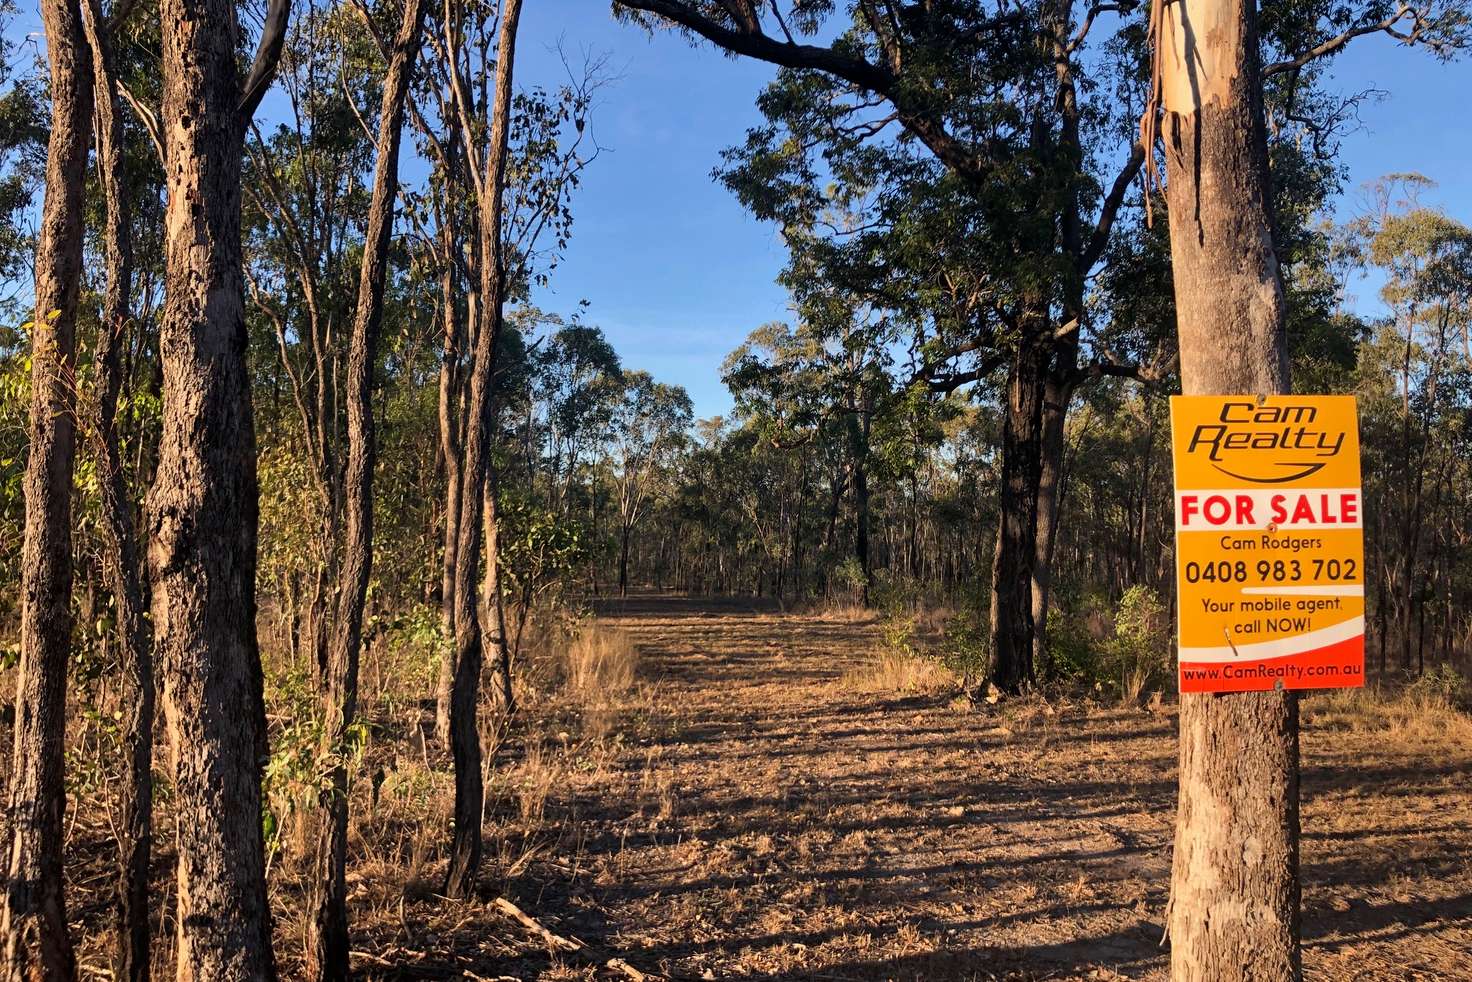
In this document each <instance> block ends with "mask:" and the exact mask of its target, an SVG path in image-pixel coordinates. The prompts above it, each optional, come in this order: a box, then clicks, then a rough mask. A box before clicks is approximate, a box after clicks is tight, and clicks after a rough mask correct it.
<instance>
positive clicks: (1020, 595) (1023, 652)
mask: <svg viewBox="0 0 1472 982" xmlns="http://www.w3.org/2000/svg"><path fill="white" fill-rule="evenodd" d="M1046 371H1047V355H1046V353H1045V352H1044V351H1043V350H1042V349H1040V348H1039V347H1038V346H1036V345H1035V344H1033V343H1031V342H1029V341H1028V340H1027V339H1026V338H1024V339H1023V340H1022V341H1021V342H1019V344H1018V348H1017V351H1016V352H1015V353H1014V354H1013V356H1012V364H1011V369H1010V371H1009V372H1008V374H1007V412H1006V416H1005V418H1004V421H1003V424H1002V493H1001V500H1000V502H999V505H998V510H999V517H998V525H999V529H998V533H997V554H996V561H995V563H994V564H993V567H992V666H991V682H992V684H993V685H995V686H996V687H997V688H999V689H1001V690H1002V691H1003V692H1012V693H1016V692H1020V691H1022V689H1023V688H1024V687H1026V686H1027V685H1028V684H1029V683H1031V682H1032V680H1033V664H1032V643H1033V617H1032V610H1033V607H1032V603H1033V600H1032V597H1033V589H1032V586H1033V565H1034V563H1035V561H1036V554H1037V512H1038V485H1039V482H1040V481H1041V465H1042V456H1041V455H1042V439H1043V435H1042V424H1043V389H1044V380H1045V375H1046Z"/></svg>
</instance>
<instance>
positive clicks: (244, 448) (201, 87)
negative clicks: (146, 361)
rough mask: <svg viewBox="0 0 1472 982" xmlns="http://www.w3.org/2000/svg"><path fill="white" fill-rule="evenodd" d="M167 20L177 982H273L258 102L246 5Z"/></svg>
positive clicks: (168, 15) (166, 412) (155, 491)
mask: <svg viewBox="0 0 1472 982" xmlns="http://www.w3.org/2000/svg"><path fill="white" fill-rule="evenodd" d="M276 6H277V5H275V4H273V8H275V7H276ZM282 19H283V20H284V13H283V14H282ZM267 20H268V24H269V23H273V22H272V17H271V15H268V18H267ZM160 23H161V24H162V25H163V36H162V40H163V114H162V119H163V120H164V121H165V126H164V128H163V135H164V151H165V157H166V159H167V162H168V164H167V167H166V168H165V170H166V174H167V182H168V210H167V212H166V215H165V236H166V239H165V292H166V296H167V300H166V302H165V304H164V308H163V319H162V323H161V328H160V334H159V354H160V359H161V361H162V364H163V425H162V432H161V435H160V438H159V457H158V467H157V473H156V475H155V478H154V484H153V487H152V489H151V491H150V492H149V501H148V509H147V514H148V524H149V532H150V535H149V557H148V558H149V567H150V572H151V580H152V582H153V591H154V592H153V625H154V632H155V634H154V640H155V645H156V650H157V655H158V660H159V663H160V665H161V666H162V669H163V705H164V718H165V720H166V721H167V724H168V728H169V736H170V749H171V757H172V762H173V770H174V795H175V800H176V802H177V811H178V822H177V843H178V854H179V866H178V878H177V883H178V909H177V912H176V914H175V923H176V924H177V925H178V928H177V946H176V951H177V977H178V978H179V979H180V980H182V982H194V980H215V979H274V978H275V976H276V966H275V957H274V955H273V953H272V950H271V917H270V910H269V907H268V905H267V899H266V879H265V857H264V850H263V846H264V843H263V837H262V829H261V770H260V769H261V764H262V762H263V761H264V759H265V757H266V754H267V746H266V720H265V706H264V702H263V700H262V679H261V660H260V650H259V648H258V646H257V642H256V597H255V578H256V532H257V523H258V515H259V512H258V501H257V498H258V488H257V484H256V456H255V434H254V431H253V428H252V419H251V392H250V384H251V378H250V374H249V371H248V367H247V365H246V351H247V348H248V342H247V337H246V330H245V316H244V298H243V293H242V279H241V245H240V171H241V167H240V163H241V153H242V149H243V139H244V132H245V121H246V119H247V118H248V116H249V108H253V105H254V103H253V102H252V100H251V97H250V95H249V94H247V93H248V92H251V91H255V90H254V88H253V87H252V88H250V89H247V90H246V92H243V91H242V87H241V84H240V78H239V76H238V74H237V70H236V60H235V59H236V50H235V41H236V38H237V37H238V35H239V30H238V25H237V23H236V19H235V5H234V4H232V3H228V2H226V0H163V3H162V5H161V7H160ZM278 26H279V25H278ZM277 50H278V51H279V49H277ZM269 74H270V70H269V69H268V70H267V73H266V76H265V78H264V79H262V80H261V82H260V84H261V85H262V86H264V84H265V83H266V80H268V79H269ZM255 79H256V75H255V71H254V70H253V71H252V81H253V82H254V81H255ZM248 107H249V108H248Z"/></svg>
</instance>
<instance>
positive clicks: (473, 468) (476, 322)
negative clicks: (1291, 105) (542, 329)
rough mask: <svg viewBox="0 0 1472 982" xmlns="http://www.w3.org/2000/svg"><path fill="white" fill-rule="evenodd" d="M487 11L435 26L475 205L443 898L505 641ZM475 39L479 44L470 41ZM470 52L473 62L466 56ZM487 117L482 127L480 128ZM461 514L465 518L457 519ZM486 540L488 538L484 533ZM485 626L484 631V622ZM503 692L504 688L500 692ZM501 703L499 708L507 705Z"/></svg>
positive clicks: (497, 236)
mask: <svg viewBox="0 0 1472 982" xmlns="http://www.w3.org/2000/svg"><path fill="white" fill-rule="evenodd" d="M489 14H490V12H489V11H488V10H486V9H485V8H483V7H480V6H472V7H471V9H469V10H468V11H457V10H456V9H455V8H453V7H449V6H447V7H446V17H445V19H444V22H443V23H442V24H441V28H442V29H443V32H444V36H443V39H442V40H443V44H444V56H445V58H446V59H447V64H446V72H447V73H448V75H449V80H450V87H451V91H452V93H453V96H454V111H455V125H456V126H457V127H458V130H459V138H460V141H461V144H462V145H463V146H464V147H465V150H466V164H467V166H466V175H467V180H468V183H469V185H470V187H471V189H472V190H473V192H474V194H473V199H474V202H475V209H474V212H473V215H474V227H475V232H476V236H475V239H474V242H475V244H476V250H475V255H476V261H477V263H478V266H479V268H478V269H477V270H476V273H477V288H478V304H477V306H476V308H475V311H474V317H473V323H472V324H471V326H470V329H469V333H470V336H471V337H472V338H473V339H474V340H473V343H472V344H471V346H470V349H471V351H470V358H471V360H470V367H469V372H468V375H469V378H468V391H467V398H466V409H465V431H464V443H463V447H462V449H463V455H464V462H463V465H462V472H461V478H460V513H461V521H460V538H459V542H458V544H457V547H456V555H455V578H454V584H455V673H454V681H453V683H452V686H451V694H450V749H451V754H452V756H453V757H454V763H455V807H454V819H453V826H452V841H451V849H450V864H449V869H448V871H447V873H446V878H445V892H446V894H447V895H448V896H450V897H452V898H459V897H464V896H467V895H469V894H470V893H471V891H472V890H473V889H474V887H475V882H476V877H477V875H478V874H479V871H480V860H481V821H482V813H483V809H484V808H485V792H484V777H483V775H482V773H481V746H480V729H479V725H478V723H477V721H476V719H477V712H478V704H479V701H480V671H481V663H482V660H483V653H484V645H485V642H486V638H487V636H488V635H489V637H490V640H491V643H492V644H493V645H494V646H495V650H496V652H497V655H498V657H499V658H500V659H501V660H502V662H503V663H504V661H505V658H506V638H505V630H504V624H502V623H500V618H499V617H496V614H497V613H499V604H494V605H492V606H491V608H490V611H489V614H490V616H491V617H493V618H494V619H495V620H496V622H497V623H494V624H492V625H487V624H483V623H482V620H481V613H480V605H479V604H478V603H477V596H476V586H477V578H478V576H479V573H480V568H481V566H480V564H481V551H482V546H483V545H485V542H486V539H485V537H484V536H483V532H484V531H485V529H484V525H483V523H482V522H481V521H478V520H477V518H478V517H479V516H480V515H481V514H482V504H483V502H484V501H486V500H487V499H488V496H489V490H488V489H489V487H490V486H491V481H492V480H493V478H492V475H491V473H490V467H491V453H492V440H491V436H492V425H493V422H494V418H495V416H494V413H495V403H494V400H493V398H492V383H493V373H494V368H495V364H496V352H497V350H498V346H499V342H500V340H501V337H500V336H501V328H502V325H503V323H504V321H503V315H504V305H505V302H506V285H507V278H506V273H507V262H506V258H505V250H504V243H503V241H502V238H501V224H502V219H503V216H504V215H505V193H506V175H507V157H508V147H509V145H510V131H511V113H512V98H513V95H514V90H513V80H512V79H513V70H514V66H515V59H516V32H517V26H518V24H519V22H520V19H521V0H505V2H504V3H503V4H502V5H501V8H500V10H499V11H498V12H497V14H498V18H499V23H498V24H497V25H496V27H495V31H494V33H495V42H494V57H495V71H494V77H493V79H492V80H491V92H492V95H491V98H490V102H489V105H488V106H484V107H483V108H484V109H485V113H484V115H478V113H477V107H476V103H474V102H472V101H471V100H472V90H471V88H470V81H469V78H470V76H471V73H472V72H473V71H474V70H475V68H474V66H476V65H477V64H479V65H480V66H481V67H482V77H484V72H483V69H484V66H485V64H486V62H487V61H488V58H489V53H490V50H491V49H490V47H489V44H490V40H489V39H490V35H491V32H490V31H488V30H487V29H486V27H485V26H484V25H485V24H486V23H487V18H488V16H489ZM467 15H468V19H469V20H470V22H471V24H472V29H471V30H472V33H471V35H470V37H471V39H472V44H467V43H466V39H467V34H466V32H465V20H466V19H467ZM476 39H479V44H480V47H479V51H478V52H477V50H476V48H475V47H474V46H473V45H474V43H475V41H476ZM477 53H478V54H479V56H480V57H479V59H478V60H477V59H476V55H477ZM482 124H489V125H482ZM467 519H468V520H467ZM492 541H494V540H492ZM485 563H486V565H485V577H486V590H487V593H488V594H490V595H496V596H498V595H499V589H498V588H497V586H496V557H495V556H494V555H493V554H487V555H486V558H485ZM487 627H490V628H491V631H489V632H488V631H487V630H486V628H487ZM508 695H509V693H508ZM508 708H509V707H508Z"/></svg>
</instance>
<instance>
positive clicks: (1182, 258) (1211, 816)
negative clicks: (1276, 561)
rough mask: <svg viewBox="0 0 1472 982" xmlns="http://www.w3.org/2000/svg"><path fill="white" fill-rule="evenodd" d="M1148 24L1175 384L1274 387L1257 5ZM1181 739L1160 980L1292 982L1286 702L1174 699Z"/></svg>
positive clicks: (1278, 323)
mask: <svg viewBox="0 0 1472 982" xmlns="http://www.w3.org/2000/svg"><path fill="white" fill-rule="evenodd" d="M1163 19H1164V26H1163V29H1162V31H1161V35H1160V39H1159V45H1158V51H1159V53H1158V55H1157V57H1159V58H1160V61H1161V64H1162V84H1163V94H1164V105H1165V115H1164V118H1163V126H1162V132H1163V136H1164V140H1165V150H1166V153H1165V158H1166V168H1167V202H1168V206H1169V213H1170V234H1171V263H1172V269H1173V272H1174V279H1175V298H1176V316H1177V322H1178V330H1179V334H1180V352H1181V381H1182V388H1183V390H1184V391H1185V392H1186V393H1232V394H1236V393H1242V394H1248V393H1256V394H1275V393H1284V392H1287V391H1288V388H1289V384H1288V383H1289V379H1288V358H1287V350H1286V346H1285V344H1284V339H1283V288H1282V281H1281V276H1280V272H1279V268H1278V261H1277V257H1276V255H1275V254H1274V250H1273V228H1272V219H1271V215H1270V213H1269V210H1268V209H1269V202H1270V201H1271V196H1270V195H1269V193H1268V170H1267V141H1266V135H1265V132H1264V126H1263V110H1262V101H1261V100H1262V95H1261V81H1260V77H1259V64H1258V43H1257V19H1256V10H1255V7H1254V4H1253V3H1252V2H1251V0H1181V2H1179V3H1176V4H1172V5H1169V6H1166V7H1165V8H1164V14H1163ZM1183 22H1184V24H1186V25H1189V31H1188V30H1186V29H1183V27H1182V24H1183ZM1187 59H1189V61H1188V60H1187ZM1188 64H1189V66H1190V69H1191V70H1190V71H1189V72H1188V71H1187V70H1186V68H1185V67H1184V66H1186V65H1188ZM1180 733H1181V737H1180V739H1181V746H1180V798H1179V810H1178V814H1177V821H1176V847H1175V856H1174V868H1173V873H1172V878H1171V907H1170V917H1169V925H1168V929H1169V932H1170V940H1171V973H1172V977H1173V978H1175V979H1177V980H1202V982H1230V980H1247V979H1273V980H1278V979H1296V978H1299V977H1300V976H1301V962H1300V955H1299V909H1298V908H1299V881H1298V702H1297V698H1296V696H1295V695H1294V694H1293V693H1291V692H1265V693H1234V694H1229V695H1208V694H1192V693H1187V694H1184V695H1182V697H1181V713H1180Z"/></svg>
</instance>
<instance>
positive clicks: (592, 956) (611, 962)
mask: <svg viewBox="0 0 1472 982" xmlns="http://www.w3.org/2000/svg"><path fill="white" fill-rule="evenodd" d="M495 907H496V909H497V910H499V911H500V912H501V913H503V914H505V915H506V916H507V917H509V918H511V919H512V920H513V921H515V922H516V923H518V924H520V925H521V926H522V927H524V928H526V929H527V930H528V931H530V932H531V933H532V934H535V935H536V936H537V937H539V938H541V939H542V941H543V942H544V943H545V944H546V945H547V947H548V948H550V949H552V950H553V951H566V952H569V953H574V952H576V953H581V954H582V955H583V956H584V957H586V958H588V959H589V960H590V961H594V962H602V963H603V967H604V968H606V969H608V970H609V971H611V972H618V973H619V974H620V975H623V976H624V977H625V978H628V979H632V980H633V982H659V979H660V976H658V975H650V974H649V973H647V972H641V971H639V970H638V969H637V968H635V967H634V966H633V965H630V964H629V963H628V962H626V961H624V960H623V959H622V958H607V959H605V958H604V957H603V956H602V955H601V954H598V953H597V952H595V951H594V949H592V948H590V947H589V946H588V945H586V944H584V943H583V942H581V941H579V940H578V939H577V938H565V937H563V936H562V935H560V934H557V933H556V932H554V931H552V930H551V929H550V928H548V927H547V926H546V925H545V924H543V923H542V922H541V921H539V920H537V919H536V918H535V917H533V916H532V915H530V914H528V913H527V912H526V911H524V910H522V909H521V908H520V907H518V906H516V905H515V904H514V903H512V902H511V901H509V900H507V899H506V898H505V897H497V898H496V902H495Z"/></svg>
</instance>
